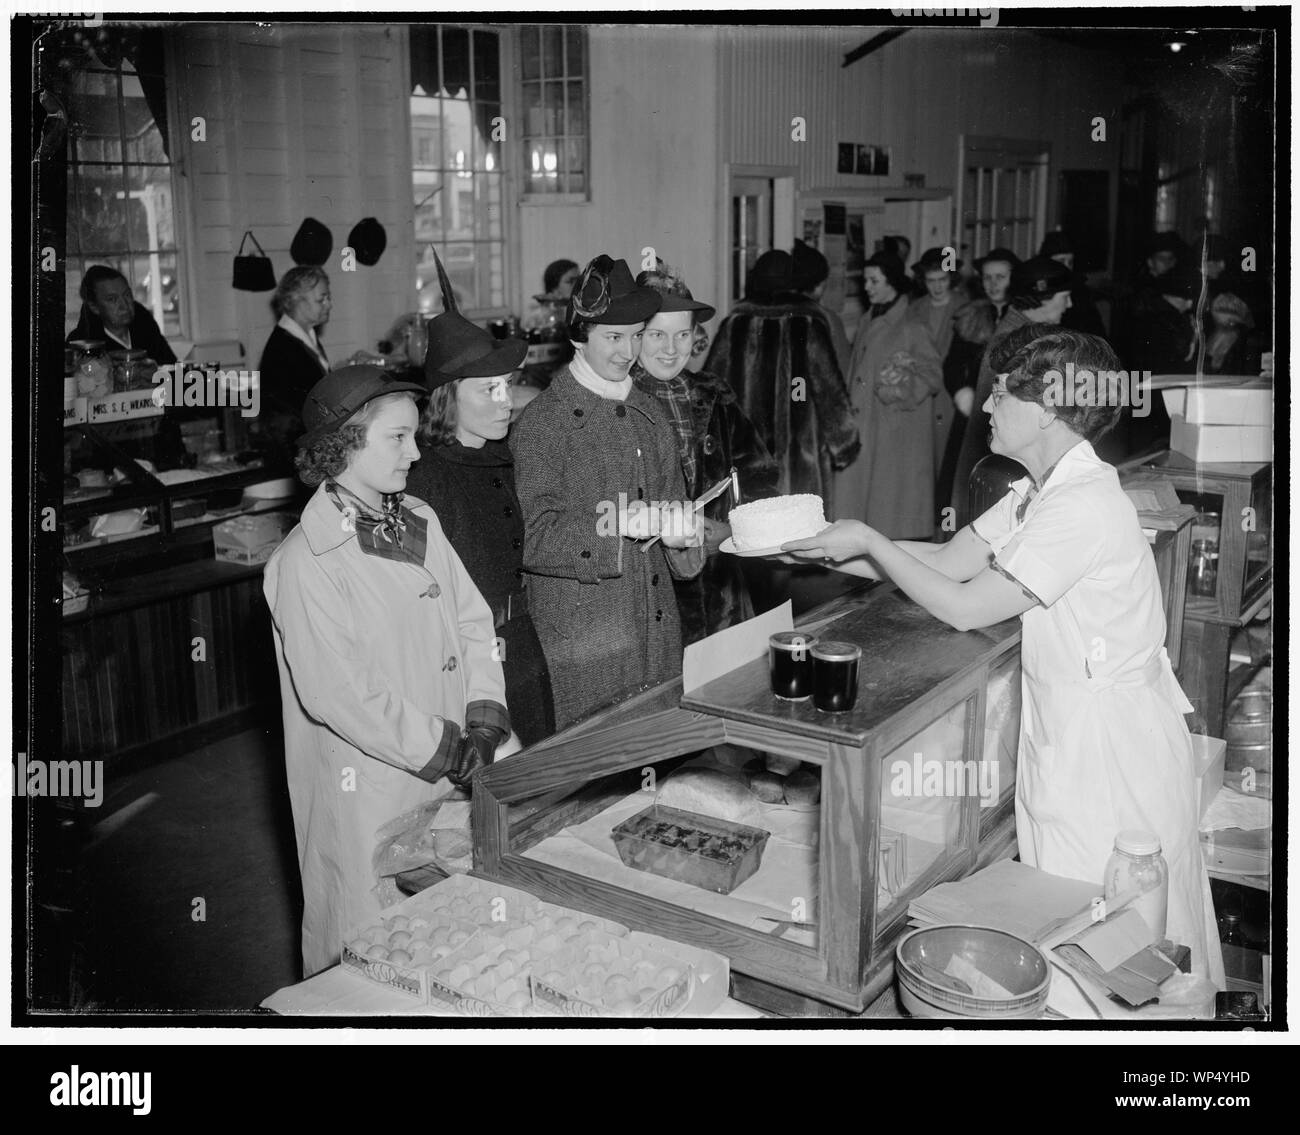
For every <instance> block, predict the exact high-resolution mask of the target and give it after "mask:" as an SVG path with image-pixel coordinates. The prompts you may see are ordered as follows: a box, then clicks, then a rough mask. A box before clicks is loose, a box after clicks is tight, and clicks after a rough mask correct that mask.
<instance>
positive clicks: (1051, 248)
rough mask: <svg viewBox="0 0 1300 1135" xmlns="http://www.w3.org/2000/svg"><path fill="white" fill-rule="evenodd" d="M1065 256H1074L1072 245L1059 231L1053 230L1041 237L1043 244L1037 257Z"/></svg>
mask: <svg viewBox="0 0 1300 1135" xmlns="http://www.w3.org/2000/svg"><path fill="white" fill-rule="evenodd" d="M1066 254H1069V255H1073V254H1074V244H1073V243H1072V242H1071V241H1070V238H1069V237H1068V236H1067V235H1066V234H1065V233H1063V232H1061V230H1060V229H1055V230H1053V231H1052V232H1050V233H1048V234H1047V235H1046V236H1044V237H1043V243H1042V245H1041V246H1040V247H1039V249H1038V255H1039V256H1064V255H1066Z"/></svg>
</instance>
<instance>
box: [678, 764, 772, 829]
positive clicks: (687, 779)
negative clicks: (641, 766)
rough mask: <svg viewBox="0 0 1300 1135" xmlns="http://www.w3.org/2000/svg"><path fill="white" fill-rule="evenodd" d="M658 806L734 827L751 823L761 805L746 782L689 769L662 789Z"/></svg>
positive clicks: (708, 770)
mask: <svg viewBox="0 0 1300 1135" xmlns="http://www.w3.org/2000/svg"><path fill="white" fill-rule="evenodd" d="M655 803H656V804H662V805H663V806H664V807H665V808H678V809H680V810H681V811H683V812H695V813H696V814H697V815H701V816H712V817H714V818H715V819H719V820H730V821H731V822H732V823H733V824H748V823H752V822H753V821H754V820H756V819H757V818H758V816H759V807H758V801H757V800H756V799H755V798H754V796H753V795H752V794H751V793H750V791H749V789H748V788H746V787H745V784H744V782H743V781H742V780H740V779H738V778H737V777H734V776H728V775H727V774H726V773H725V772H718V771H717V770H716V769H702V768H688V769H682V770H681V771H680V772H677V773H674V774H673V775H672V776H671V777H669V778H668V780H667V781H666V782H665V784H664V786H663V787H662V788H661V789H659V793H658V795H656V796H655Z"/></svg>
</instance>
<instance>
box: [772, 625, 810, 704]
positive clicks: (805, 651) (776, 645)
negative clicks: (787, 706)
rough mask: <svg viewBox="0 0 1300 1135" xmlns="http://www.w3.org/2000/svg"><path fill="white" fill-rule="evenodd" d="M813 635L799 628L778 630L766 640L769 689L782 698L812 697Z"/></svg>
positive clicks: (796, 699)
mask: <svg viewBox="0 0 1300 1135" xmlns="http://www.w3.org/2000/svg"><path fill="white" fill-rule="evenodd" d="M817 641H818V640H817V636H816V635H809V634H804V633H802V632H801V631H778V632H777V633H776V634H774V635H772V636H771V637H770V638H769V639H768V640H767V665H768V676H769V678H770V680H771V683H772V693H774V694H775V695H776V696H777V697H778V698H781V699H782V700H783V701H803V700H804V699H805V698H810V697H812V692H813V663H812V648H813V647H814V646H816V645H817Z"/></svg>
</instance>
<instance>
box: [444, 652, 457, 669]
mask: <svg viewBox="0 0 1300 1135" xmlns="http://www.w3.org/2000/svg"><path fill="white" fill-rule="evenodd" d="M442 668H443V669H444V670H455V669H456V656H455V655H454V654H453V655H452V656H451V657H450V658H448V659H447V661H446V662H444V663H443V664H442Z"/></svg>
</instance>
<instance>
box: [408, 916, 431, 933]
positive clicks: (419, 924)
mask: <svg viewBox="0 0 1300 1135" xmlns="http://www.w3.org/2000/svg"><path fill="white" fill-rule="evenodd" d="M407 929H409V930H410V931H411V933H412V934H418V933H419V932H420V931H421V930H428V929H429V920H428V919H427V918H425V917H424V916H423V915H416V916H415V917H414V918H412V919H411V924H410V926H409V927H407Z"/></svg>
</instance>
